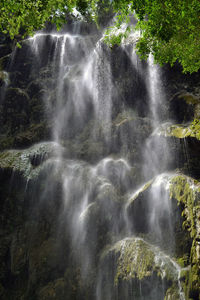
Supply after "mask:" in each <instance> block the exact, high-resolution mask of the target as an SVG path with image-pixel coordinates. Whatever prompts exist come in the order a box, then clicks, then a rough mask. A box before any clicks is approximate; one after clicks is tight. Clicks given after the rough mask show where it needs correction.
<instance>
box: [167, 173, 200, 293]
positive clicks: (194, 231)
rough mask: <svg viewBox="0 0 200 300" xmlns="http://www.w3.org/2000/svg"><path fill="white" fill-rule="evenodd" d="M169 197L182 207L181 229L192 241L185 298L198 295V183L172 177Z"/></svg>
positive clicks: (199, 290)
mask: <svg viewBox="0 0 200 300" xmlns="http://www.w3.org/2000/svg"><path fill="white" fill-rule="evenodd" d="M170 197H171V198H172V199H176V200H177V202H178V205H180V206H181V207H182V216H183V219H184V221H183V224H182V225H183V228H184V230H185V231H188V232H189V234H190V237H191V239H192V246H191V251H190V263H191V269H190V271H189V272H188V276H186V279H185V290H186V293H187V296H188V297H189V298H191V295H193V296H192V297H194V298H193V299H198V296H197V295H200V245H199V241H200V182H198V181H196V180H194V179H192V178H189V177H187V176H184V175H179V176H174V177H173V178H172V179H171V182H170Z"/></svg>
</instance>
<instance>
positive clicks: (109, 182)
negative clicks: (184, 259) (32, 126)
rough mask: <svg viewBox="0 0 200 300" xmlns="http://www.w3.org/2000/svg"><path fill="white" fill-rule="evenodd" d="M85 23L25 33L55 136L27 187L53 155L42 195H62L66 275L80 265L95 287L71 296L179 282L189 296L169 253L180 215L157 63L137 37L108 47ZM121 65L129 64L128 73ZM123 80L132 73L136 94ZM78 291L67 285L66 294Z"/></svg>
mask: <svg viewBox="0 0 200 300" xmlns="http://www.w3.org/2000/svg"><path fill="white" fill-rule="evenodd" d="M80 29H81V26H77V25H76V24H75V26H74V27H73V28H72V30H71V31H70V32H64V33H39V34H36V35H35V36H34V37H33V38H30V39H28V40H27V41H25V42H24V44H25V45H26V46H27V47H28V49H29V51H30V49H31V51H32V55H33V56H34V59H35V62H36V63H35V64H36V65H37V66H36V67H34V68H33V70H32V73H36V74H38V76H40V77H42V78H43V79H44V81H43V82H42V83H41V82H40V83H39V84H40V87H41V94H42V100H43V103H44V106H45V118H46V119H47V123H48V126H49V128H50V138H51V140H53V142H54V143H53V144H52V145H53V146H52V145H49V146H48V145H47V146H45V147H46V148H47V150H46V148H45V151H44V152H45V155H46V156H40V157H39V158H38V157H37V150H34V149H32V150H31V151H32V152H31V155H32V156H31V157H32V160H31V164H30V166H29V167H30V168H29V169H30V170H29V174H28V175H27V178H28V181H27V182H28V183H27V187H26V191H27V190H28V191H29V189H30V190H31V183H30V182H29V180H32V179H33V178H34V179H35V178H36V175H35V174H37V172H36V170H37V167H38V165H39V164H40V163H43V161H45V160H47V161H46V162H45V163H44V168H43V169H42V168H41V170H42V171H41V170H39V171H38V172H40V173H41V174H40V178H41V181H42V182H43V185H44V186H45V188H42V187H43V186H42V187H41V189H40V190H41V193H40V196H39V199H40V201H39V202H40V205H41V207H42V205H44V203H45V202H48V201H49V202H50V203H51V201H53V200H52V199H57V198H58V202H59V204H58V205H59V209H58V214H57V216H56V218H57V220H56V221H55V222H56V225H55V226H56V230H55V231H56V233H55V235H56V239H57V241H58V244H59V241H61V240H65V245H66V244H67V246H68V252H69V253H68V254H67V255H68V256H67V258H66V261H65V262H63V265H64V263H66V270H65V274H67V275H63V276H65V277H67V280H68V283H69V282H70V280H72V279H70V278H71V277H70V271H69V270H71V269H73V268H74V269H78V270H79V276H80V279H79V281H81V282H82V284H81V285H80V286H81V288H82V289H83V290H84V288H83V286H86V288H88V295H87V293H86V292H85V294H84V293H83V294H81V292H82V290H81V288H80V290H79V294H77V295H76V294H75V295H76V296H75V298H73V299H81V300H82V299H85V300H86V299H97V300H114V299H116V300H122V299H123V300H131V299H133V300H145V299H146V300H147V299H148V300H150V299H152V300H162V299H164V297H165V294H166V292H167V291H168V289H169V287H170V284H171V282H173V288H174V290H175V291H176V297H177V298H176V299H180V300H183V299H185V298H184V295H183V292H182V289H181V285H180V280H179V273H180V268H179V266H178V265H177V264H176V263H175V262H174V260H173V259H172V258H170V257H169V256H168V254H170V255H173V254H174V247H175V240H174V227H175V226H176V224H175V221H174V220H173V218H174V215H173V212H172V211H173V208H172V203H171V200H170V196H169V182H170V178H171V177H170V176H171V173H162V172H168V171H169V170H170V168H168V166H169V165H171V164H172V162H171V161H170V157H169V154H168V148H167V144H163V142H162V141H161V140H160V139H159V137H157V136H155V135H154V132H155V130H156V128H157V126H158V125H159V123H160V122H161V119H162V118H163V116H160V115H159V113H160V112H161V108H162V109H163V106H164V105H165V104H164V102H165V100H164V98H165V97H164V91H163V90H162V89H161V79H160V76H159V68H158V67H157V66H154V65H153V62H152V58H150V59H149V61H148V63H147V64H145V63H143V62H141V61H139V60H138V58H137V56H136V54H135V52H134V51H133V49H132V45H131V47H130V45H127V44H126V45H123V46H122V47H121V48H119V47H118V48H117V49H113V50H110V49H109V48H108V47H107V46H106V45H105V44H104V42H103V39H102V35H101V34H99V33H97V32H91V33H90V34H83V33H82V32H81V31H80ZM136 38H137V36H136ZM134 43H135V41H133V42H132V44H134ZM112 51H114V54H113V52H112ZM115 51H119V52H115ZM116 54H118V55H122V57H124V58H125V60H126V64H125V66H124V65H123V62H122V61H121V60H120V58H118V57H116V56H115V57H114V55H116ZM117 60H119V61H117ZM120 64H121V65H122V66H121V67H120ZM37 68H38V69H39V72H38V71H37ZM115 68H116V69H117V68H119V69H118V73H120V68H122V69H123V68H124V69H123V71H124V74H126V72H129V73H128V75H127V78H125V80H124V79H123V78H121V77H120V74H118V73H117V72H115V71H116V70H115ZM37 72H38V73H37ZM123 80H124V82H126V80H130V81H131V82H133V83H134V84H133V86H132V91H131V93H132V94H131V100H130V99H128V97H127V98H126V95H127V87H126V86H125V87H123V86H122V84H121V82H122V81H123ZM124 82H123V84H124ZM37 84H38V82H37ZM129 94H130V93H129ZM141 132H142V134H141ZM42 145H44V144H42ZM48 147H51V151H50V150H48ZM52 147H53V148H52ZM38 149H39V148H38ZM163 149H164V150H165V153H163ZM48 151H49V152H48ZM27 153H28V152H27ZM32 153H33V154H32ZM49 153H50V154H49ZM16 155H18V153H17V154H16ZM27 155H29V154H27ZM163 156H164V157H163ZM18 160H19V165H20V158H19V159H18ZM38 161H39V162H38ZM15 168H16V169H17V168H18V169H19V170H20V171H23V168H21V165H20V167H18V166H16V167H15ZM20 168H21V169H20ZM45 169H46V172H45ZM160 173H162V174H160ZM33 175H34V176H33ZM31 176H32V177H33V178H32V177H31ZM35 184H36V183H35ZM36 186H37V184H36ZM139 187H140V188H139ZM57 190H58V191H59V192H58V193H57ZM48 199H49V200H48ZM60 202H61V203H60ZM48 226H49V225H48ZM169 245H170V246H169ZM158 247H159V248H158ZM160 249H161V250H160ZM162 251H166V252H167V254H164V252H162ZM73 264H74V266H73ZM61 269H62V268H61ZM73 271H74V270H73ZM74 272H75V271H74ZM73 276H74V275H73ZM79 281H78V280H77V279H76V282H77V284H78V282H79ZM69 286H70V283H69ZM72 286H73V284H72V285H71V286H70V288H72ZM42 292H43V290H42ZM70 293H71V292H69V291H68V290H67V289H66V290H65V297H66V299H69V297H70V295H71V294H70ZM74 293H75V292H74ZM73 295H74V294H73ZM76 297H77V298H76ZM41 299H43V298H41ZM46 299H47V298H46ZM49 299H50V298H49ZM56 299H57V298H56ZM62 299H65V298H62ZM166 299H172V298H166Z"/></svg>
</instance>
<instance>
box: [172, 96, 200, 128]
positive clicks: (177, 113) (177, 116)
mask: <svg viewBox="0 0 200 300" xmlns="http://www.w3.org/2000/svg"><path fill="white" fill-rule="evenodd" d="M199 104H200V98H199V97H198V96H196V95H193V94H192V93H188V92H186V91H183V92H179V93H177V94H175V95H174V96H173V97H172V99H171V100H170V108H169V110H170V115H171V116H172V117H173V118H174V121H177V122H180V123H184V122H188V121H191V120H192V119H193V118H197V117H199V115H198V105H199Z"/></svg>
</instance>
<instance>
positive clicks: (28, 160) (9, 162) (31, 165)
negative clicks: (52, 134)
mask: <svg viewBox="0 0 200 300" xmlns="http://www.w3.org/2000/svg"><path fill="white" fill-rule="evenodd" d="M58 147H59V145H58V144H56V143H53V142H48V143H47V142H46V143H40V144H36V145H34V146H32V147H30V148H28V149H24V150H7V151H3V152H0V169H3V170H6V169H11V170H12V171H17V172H19V173H21V174H22V175H23V177H25V178H26V179H30V178H35V177H37V176H38V174H39V173H40V171H41V168H42V165H43V162H44V161H45V160H46V159H47V158H49V157H50V156H52V155H53V154H54V153H55V151H56V149H58ZM36 160H37V163H36Z"/></svg>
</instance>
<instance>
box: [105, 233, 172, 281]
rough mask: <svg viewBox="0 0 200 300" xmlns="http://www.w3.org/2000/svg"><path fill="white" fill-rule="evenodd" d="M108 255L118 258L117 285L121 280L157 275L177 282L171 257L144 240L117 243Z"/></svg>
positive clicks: (134, 239)
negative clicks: (112, 254)
mask: <svg viewBox="0 0 200 300" xmlns="http://www.w3.org/2000/svg"><path fill="white" fill-rule="evenodd" d="M107 253H110V254H111V253H114V254H115V257H116V258H117V268H116V274H115V285H117V284H118V281H119V280H121V279H122V280H130V279H139V280H143V279H145V278H150V277H152V276H155V275H156V276H157V277H160V278H166V279H167V280H169V281H172V282H177V270H176V268H175V266H174V264H173V263H172V261H171V260H170V259H169V257H167V256H165V255H164V254H163V253H162V252H161V251H160V250H159V249H158V248H156V247H153V246H151V245H150V244H148V243H146V242H145V241H144V240H143V239H140V238H127V239H124V240H122V241H119V242H118V243H116V244H115V245H114V246H113V247H112V248H111V249H110V250H109V251H108V252H107ZM104 255H105V254H104Z"/></svg>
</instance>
